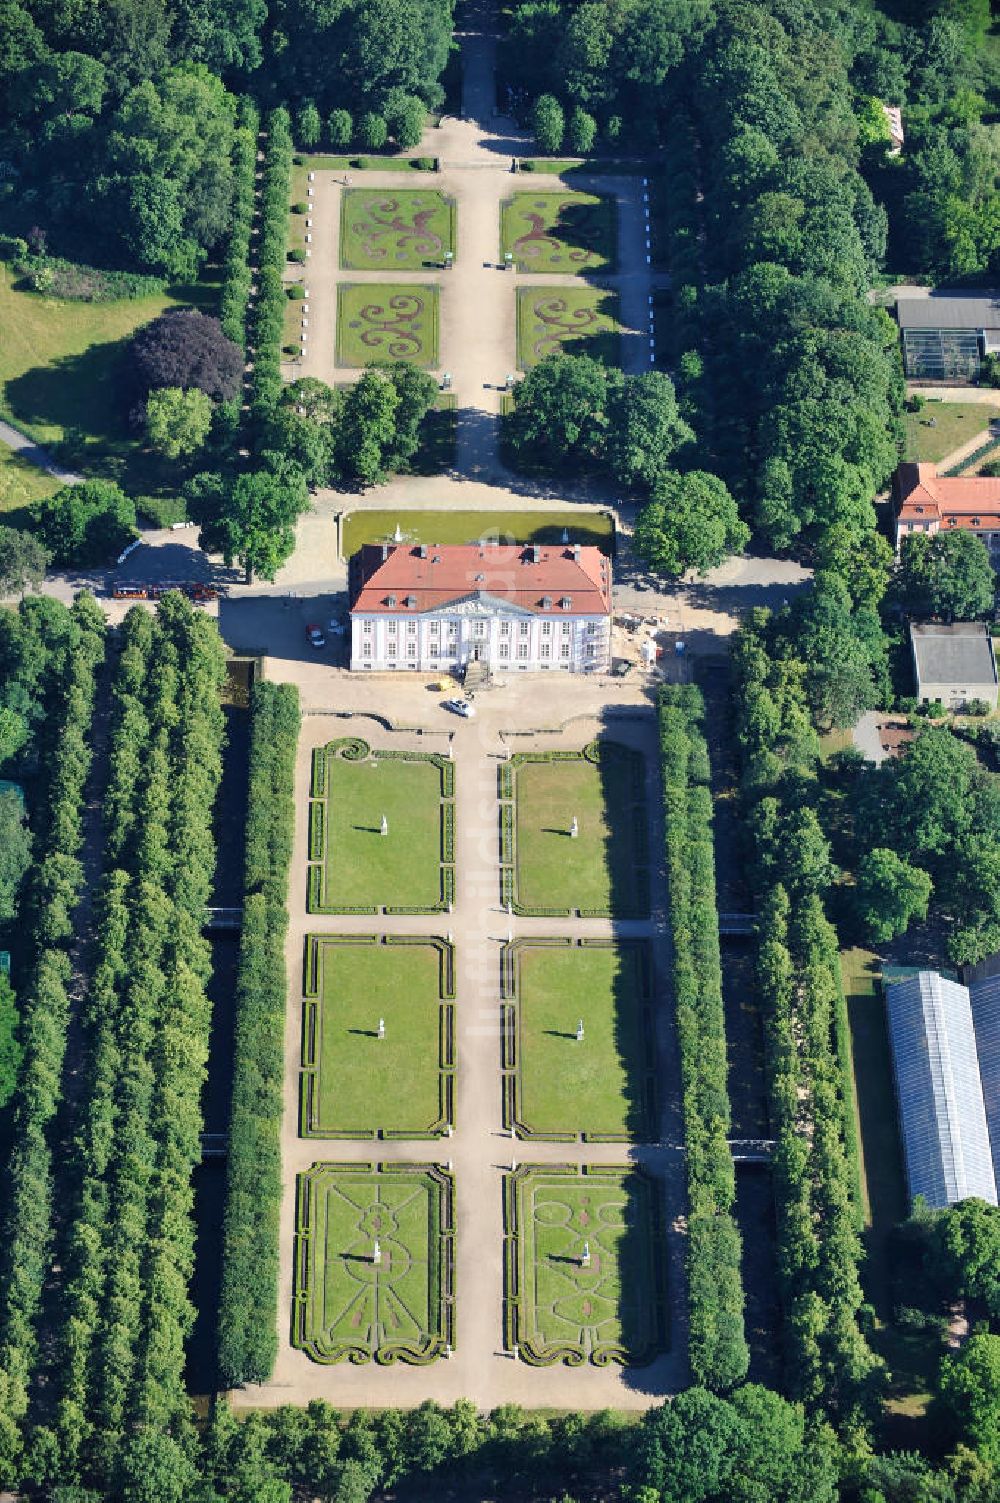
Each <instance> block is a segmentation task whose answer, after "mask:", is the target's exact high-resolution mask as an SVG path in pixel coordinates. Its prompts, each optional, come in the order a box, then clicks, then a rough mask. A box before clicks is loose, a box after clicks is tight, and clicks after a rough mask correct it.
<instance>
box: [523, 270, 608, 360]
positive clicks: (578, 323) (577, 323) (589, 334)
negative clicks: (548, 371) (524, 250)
mask: <svg viewBox="0 0 1000 1503" xmlns="http://www.w3.org/2000/svg"><path fill="white" fill-rule="evenodd" d="M557 354H563V355H591V356H593V358H594V359H595V360H603V361H604V362H605V364H606V365H617V363H618V360H619V357H620V354H621V324H620V323H619V321H618V295H617V293H614V292H603V291H602V290H601V289H600V288H599V287H519V288H518V289H517V365H518V369H519V370H522V371H528V370H530V369H531V367H532V366H533V365H537V364H538V362H539V360H544V359H545V356H546V355H557Z"/></svg>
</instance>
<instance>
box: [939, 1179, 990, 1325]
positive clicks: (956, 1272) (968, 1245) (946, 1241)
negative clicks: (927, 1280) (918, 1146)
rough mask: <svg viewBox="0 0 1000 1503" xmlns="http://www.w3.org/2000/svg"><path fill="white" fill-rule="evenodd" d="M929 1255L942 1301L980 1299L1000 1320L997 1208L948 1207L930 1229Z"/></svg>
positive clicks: (965, 1203) (975, 1204) (970, 1203)
mask: <svg viewBox="0 0 1000 1503" xmlns="http://www.w3.org/2000/svg"><path fill="white" fill-rule="evenodd" d="M933 1256H934V1262H935V1264H936V1271H937V1275H938V1278H939V1279H940V1280H941V1282H942V1283H943V1285H944V1286H945V1287H944V1294H945V1298H946V1299H952V1298H953V1297H954V1296H955V1295H956V1294H959V1295H962V1296H963V1297H964V1298H967V1299H977V1300H982V1302H983V1304H985V1306H986V1308H987V1310H988V1311H989V1312H990V1316H991V1318H992V1319H993V1320H1000V1208H998V1207H997V1206H990V1205H987V1204H986V1202H985V1201H982V1200H961V1201H959V1202H958V1204H957V1205H953V1206H949V1207H948V1209H947V1210H946V1211H943V1212H942V1213H941V1215H940V1216H939V1218H938V1220H937V1221H936V1223H935V1226H934V1241H933Z"/></svg>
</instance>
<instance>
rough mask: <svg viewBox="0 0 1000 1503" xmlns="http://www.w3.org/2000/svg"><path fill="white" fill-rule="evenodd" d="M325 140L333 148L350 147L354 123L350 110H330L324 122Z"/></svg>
mask: <svg viewBox="0 0 1000 1503" xmlns="http://www.w3.org/2000/svg"><path fill="white" fill-rule="evenodd" d="M326 138H327V140H328V141H329V143H330V145H331V146H333V147H340V146H350V144H351V141H352V140H353V138H354V121H353V120H352V119H351V112H350V110H331V111H330V115H329V118H328V119H327V122H326Z"/></svg>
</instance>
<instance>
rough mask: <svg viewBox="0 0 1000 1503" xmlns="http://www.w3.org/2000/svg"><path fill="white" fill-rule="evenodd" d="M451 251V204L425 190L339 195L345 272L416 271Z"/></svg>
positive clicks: (357, 190)
mask: <svg viewBox="0 0 1000 1503" xmlns="http://www.w3.org/2000/svg"><path fill="white" fill-rule="evenodd" d="M455 248H456V234H455V202H454V200H453V199H451V198H447V197H446V196H445V194H443V193H438V192H436V191H435V190H434V189H427V188H392V189H378V190H374V189H371V188H349V189H348V190H347V191H346V192H345V193H344V194H343V195H342V197H341V210H340V264H341V266H342V267H344V269H345V270H347V271H390V272H396V271H420V270H422V269H423V268H424V267H427V266H443V265H444V263H445V260H446V258H447V257H449V256H454V254H455Z"/></svg>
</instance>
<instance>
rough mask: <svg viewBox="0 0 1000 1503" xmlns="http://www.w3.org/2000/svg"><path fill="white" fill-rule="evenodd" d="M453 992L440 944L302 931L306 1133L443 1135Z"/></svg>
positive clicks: (446, 949) (449, 1092) (447, 954)
mask: <svg viewBox="0 0 1000 1503" xmlns="http://www.w3.org/2000/svg"><path fill="white" fill-rule="evenodd" d="M454 994H455V987H454V953H453V951H452V947H451V946H450V945H448V944H446V943H445V942H444V940H440V939H435V938H433V937H428V938H426V939H423V938H419V937H415V938H412V939H411V938H410V937H409V936H407V937H406V938H401V937H400V936H391V937H389V938H386V937H383V938H382V939H381V940H379V939H378V938H377V937H376V936H374V935H316V934H311V935H309V936H308V937H307V939H306V962H305V1007H304V1017H303V1040H302V1095H301V1102H302V1120H301V1130H302V1135H303V1137H307V1138H374V1137H380V1138H428V1137H435V1136H437V1135H438V1134H440V1133H442V1132H444V1129H445V1127H446V1126H447V1125H448V1124H449V1123H450V1122H451V1121H452V1117H453V1109H452V1097H453V1087H452V1074H451V1072H452V1070H453V1067H454V1040H453V1032H454V1019H453V1016H452V1014H453V1008H452V1003H451V999H452V998H453V997H454ZM380 1021H381V1022H382V1024H383V1025H384V1036H383V1037H382V1038H379V1023H380Z"/></svg>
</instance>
